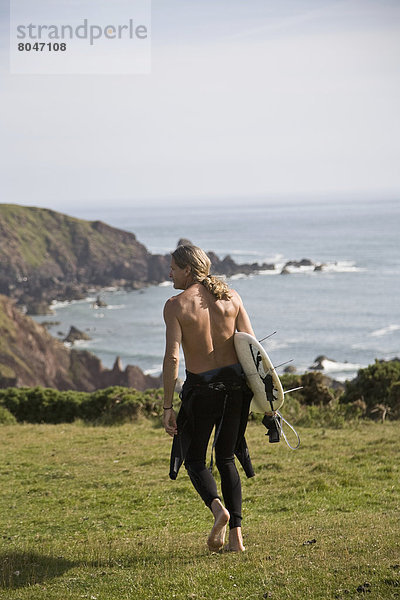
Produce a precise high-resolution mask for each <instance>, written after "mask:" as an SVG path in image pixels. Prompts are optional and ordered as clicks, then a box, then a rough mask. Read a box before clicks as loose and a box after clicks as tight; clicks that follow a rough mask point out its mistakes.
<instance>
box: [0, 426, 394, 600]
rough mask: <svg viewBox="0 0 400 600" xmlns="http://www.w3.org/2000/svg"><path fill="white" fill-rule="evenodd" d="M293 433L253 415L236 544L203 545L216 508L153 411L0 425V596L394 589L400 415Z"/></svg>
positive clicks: (305, 594) (378, 594)
mask: <svg viewBox="0 0 400 600" xmlns="http://www.w3.org/2000/svg"><path fill="white" fill-rule="evenodd" d="M301 434H302V446H301V449H300V450H298V451H297V452H292V451H290V450H288V449H287V448H286V447H285V446H284V445H283V444H279V445H274V446H272V445H269V444H268V443H267V438H265V437H264V436H263V431H262V428H261V427H260V426H259V425H256V424H251V425H250V426H249V430H248V439H249V445H250V449H251V452H252V457H253V462H254V463H255V467H256V470H257V476H256V477H255V478H254V479H251V480H247V481H243V495H244V536H245V543H246V545H247V552H246V553H245V554H244V555H240V556H239V555H232V554H229V553H225V554H221V555H215V554H213V555H210V554H209V553H208V551H207V550H206V549H205V540H206V536H207V532H208V529H209V527H210V526H211V518H210V514H209V512H208V510H207V509H205V508H204V507H203V506H202V504H201V501H200V500H199V499H198V498H197V496H196V494H195V492H194V491H193V490H192V488H191V484H190V482H189V481H188V478H187V475H186V473H185V472H184V471H182V473H181V474H180V475H179V478H178V480H177V481H176V482H171V481H170V480H169V479H168V476H167V473H168V459H169V449H170V441H169V438H168V437H167V436H166V435H165V434H164V432H163V431H162V430H161V429H159V428H155V427H154V426H153V425H152V424H151V423H150V422H148V421H147V422H142V423H139V424H135V425H124V426H122V427H115V428H109V429H106V428H86V427H84V426H81V425H79V424H76V425H59V426H49V425H47V426H46V425H43V426H34V425H23V426H22V425H14V426H3V427H2V428H1V442H0V447H1V450H0V456H1V461H0V470H1V479H2V486H1V495H0V519H1V533H2V538H1V551H0V567H1V571H0V598H6V599H7V600H17V599H20V600H25V599H27V598H31V599H35V600H53V599H60V600H67V599H74V600H75V599H76V600H78V599H81V598H89V599H92V600H93V599H96V600H114V599H115V600H117V599H118V600H128V598H129V599H132V598H134V599H135V600H136V599H140V600H142V599H143V600H161V599H165V600H167V599H170V598H177V599H181V600H183V599H185V600H187V599H197V600H210V599H211V600H213V599H218V600H219V599H222V598H223V599H224V600H225V599H227V600H230V599H235V600H245V599H249V600H251V599H259V600H262V598H267V597H271V598H277V599H278V598H279V600H285V599H293V600H301V599H303V598H312V599H313V600H315V599H327V598H359V597H360V593H359V592H357V591H356V590H357V587H358V586H359V585H361V584H363V583H364V582H368V583H369V584H370V586H371V587H370V588H368V589H370V590H371V594H369V597H371V598H374V599H382V600H383V599H388V598H397V597H399V596H400V587H399V580H400V571H399V563H400V556H399V535H398V533H399V529H398V527H399V525H398V511H399V508H400V490H399V486H398V462H397V458H398V456H399V451H400V440H399V436H398V424H397V423H386V424H384V425H377V424H362V425H359V426H358V428H357V429H355V430H352V429H344V430H340V431H334V430H326V431H323V430H319V429H304V430H302V431H301ZM314 539H315V540H316V542H315V543H309V544H307V543H306V542H307V541H310V540H314Z"/></svg>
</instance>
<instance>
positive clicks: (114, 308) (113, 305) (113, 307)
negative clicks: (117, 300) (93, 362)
mask: <svg viewBox="0 0 400 600" xmlns="http://www.w3.org/2000/svg"><path fill="white" fill-rule="evenodd" d="M125 306H126V304H109V305H108V306H107V307H106V308H107V310H119V309H120V308H125Z"/></svg>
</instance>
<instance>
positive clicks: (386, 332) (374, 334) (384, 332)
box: [370, 325, 400, 337]
mask: <svg viewBox="0 0 400 600" xmlns="http://www.w3.org/2000/svg"><path fill="white" fill-rule="evenodd" d="M399 329H400V325H388V326H387V327H382V329H376V330H375V331H373V332H372V333H370V336H371V337H383V336H384V335H390V334H391V333H393V332H394V331H398V330H399Z"/></svg>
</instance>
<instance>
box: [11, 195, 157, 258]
mask: <svg viewBox="0 0 400 600" xmlns="http://www.w3.org/2000/svg"><path fill="white" fill-rule="evenodd" d="M1 225H3V227H4V231H3V235H4V240H5V244H6V245H5V247H4V248H3V251H4V252H5V253H7V255H9V256H10V257H11V260H12V262H13V263H14V264H17V265H19V266H20V267H22V266H24V265H25V266H26V267H29V268H38V267H41V266H42V265H43V264H44V263H49V262H52V261H56V262H58V263H59V264H60V265H61V266H63V265H65V264H68V263H71V264H75V263H76V260H77V257H76V252H77V251H81V250H82V249H85V251H90V254H91V256H93V257H96V258H98V259H99V260H100V259H101V260H104V261H106V260H107V258H108V259H109V257H110V256H114V255H115V256H117V257H119V258H120V259H121V258H126V259H127V260H129V259H132V257H133V256H142V255H143V253H145V248H144V247H143V246H142V245H141V244H139V243H138V242H137V241H136V238H135V236H134V235H133V234H129V233H127V232H122V231H120V230H117V229H115V228H112V227H109V226H107V225H104V226H102V227H101V228H100V229H101V230H100V231H99V230H98V229H97V225H96V222H92V221H85V220H82V219H77V218H74V217H70V216H68V215H64V214H61V213H58V212H56V211H53V210H49V209H44V208H36V207H26V206H19V205H14V204H0V227H1ZM0 248H1V243H0Z"/></svg>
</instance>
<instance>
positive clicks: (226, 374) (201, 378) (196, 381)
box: [185, 363, 244, 385]
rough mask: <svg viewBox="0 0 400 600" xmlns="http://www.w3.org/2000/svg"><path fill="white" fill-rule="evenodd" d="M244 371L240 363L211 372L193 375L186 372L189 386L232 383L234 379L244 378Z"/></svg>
mask: <svg viewBox="0 0 400 600" xmlns="http://www.w3.org/2000/svg"><path fill="white" fill-rule="evenodd" d="M243 375H244V374H243V369H242V366H241V364H240V363H235V364H233V365H227V366H226V367H218V368H217V369H211V370H210V371H203V372H202V373H191V372H190V371H186V381H185V383H186V384H187V385H204V384H208V383H217V382H224V381H232V380H234V379H238V378H243Z"/></svg>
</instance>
